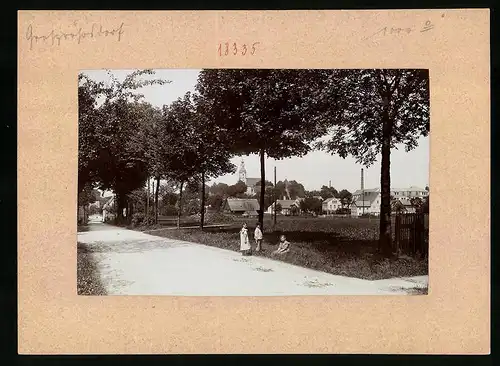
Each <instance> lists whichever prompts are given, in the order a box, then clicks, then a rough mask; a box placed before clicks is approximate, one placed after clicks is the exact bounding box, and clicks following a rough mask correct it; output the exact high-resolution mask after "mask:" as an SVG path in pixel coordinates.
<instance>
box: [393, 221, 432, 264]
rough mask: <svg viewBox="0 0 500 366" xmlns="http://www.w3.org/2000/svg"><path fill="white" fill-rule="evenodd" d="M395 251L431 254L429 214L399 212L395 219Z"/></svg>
mask: <svg viewBox="0 0 500 366" xmlns="http://www.w3.org/2000/svg"><path fill="white" fill-rule="evenodd" d="M394 234H395V235H394V236H395V238H394V251H396V252H398V253H403V254H407V255H410V256H415V255H420V256H428V255H429V215H428V214H422V213H406V214H397V215H396V216H395V220H394Z"/></svg>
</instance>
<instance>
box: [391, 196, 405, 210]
mask: <svg viewBox="0 0 500 366" xmlns="http://www.w3.org/2000/svg"><path fill="white" fill-rule="evenodd" d="M391 209H392V211H393V212H397V213H400V212H403V211H406V208H405V206H404V205H403V204H402V203H401V201H400V200H396V199H395V200H391Z"/></svg>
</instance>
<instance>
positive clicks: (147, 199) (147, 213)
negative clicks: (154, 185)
mask: <svg viewBox="0 0 500 366" xmlns="http://www.w3.org/2000/svg"><path fill="white" fill-rule="evenodd" d="M149 183H150V179H149V177H148V188H147V191H146V214H145V215H144V216H145V217H146V219H147V218H148V217H149V192H150V184H149Z"/></svg>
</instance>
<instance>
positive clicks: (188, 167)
mask: <svg viewBox="0 0 500 366" xmlns="http://www.w3.org/2000/svg"><path fill="white" fill-rule="evenodd" d="M210 113H211V112H210V105H209V104H208V103H207V102H206V101H205V100H204V99H203V98H202V97H201V96H194V97H193V96H192V95H191V93H186V94H185V95H184V97H183V98H179V99H178V100H176V101H175V102H173V103H172V104H171V105H170V106H169V107H168V108H165V124H164V126H165V132H166V135H167V136H169V139H170V141H169V142H168V151H169V153H171V154H172V155H171V157H172V159H171V160H170V162H169V164H168V167H167V169H168V172H167V173H166V174H167V176H168V177H170V178H171V179H173V180H175V181H176V182H178V184H179V212H178V220H177V226H178V227H180V217H181V215H182V205H183V202H182V198H183V187H184V185H185V184H192V185H193V187H198V185H199V186H200V187H201V188H200V189H199V190H198V192H200V193H201V199H200V200H199V208H200V214H201V219H200V227H201V228H202V229H203V224H204V214H205V199H206V188H205V183H206V180H207V179H209V178H211V177H217V176H219V175H222V174H225V173H229V172H234V170H235V166H234V165H233V164H231V163H230V161H229V158H230V154H229V151H228V149H227V148H226V147H225V146H224V144H223V143H224V142H225V140H224V139H222V138H220V135H219V132H218V130H217V126H215V125H214V124H213V122H212V120H211V119H210V115H211V114H210ZM195 189H196V188H195Z"/></svg>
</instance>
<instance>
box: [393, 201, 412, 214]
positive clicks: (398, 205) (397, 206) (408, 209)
mask: <svg viewBox="0 0 500 366" xmlns="http://www.w3.org/2000/svg"><path fill="white" fill-rule="evenodd" d="M391 208H392V211H395V212H404V213H415V212H416V208H415V206H414V205H412V203H411V198H409V197H400V198H393V199H392V201H391Z"/></svg>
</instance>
